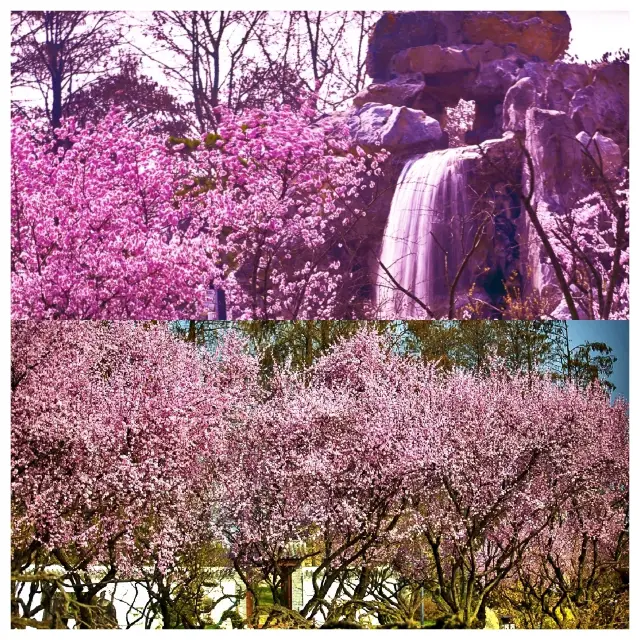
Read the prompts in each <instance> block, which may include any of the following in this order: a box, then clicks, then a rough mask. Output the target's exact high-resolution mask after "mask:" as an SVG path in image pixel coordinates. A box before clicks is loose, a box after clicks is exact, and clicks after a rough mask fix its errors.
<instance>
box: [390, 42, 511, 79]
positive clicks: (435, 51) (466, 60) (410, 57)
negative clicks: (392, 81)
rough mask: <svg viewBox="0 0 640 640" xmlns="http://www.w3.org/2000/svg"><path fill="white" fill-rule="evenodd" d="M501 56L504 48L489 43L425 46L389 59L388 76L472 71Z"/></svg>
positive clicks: (401, 52)
mask: <svg viewBox="0 0 640 640" xmlns="http://www.w3.org/2000/svg"><path fill="white" fill-rule="evenodd" d="M503 57H504V49H503V48H502V47H498V46H496V45H495V44H493V42H490V41H487V42H484V43H483V44H471V45H468V44H467V45H465V44H461V45H455V46H451V47H441V46H440V45H437V44H427V45H424V46H422V47H411V48H409V49H404V50H403V51H400V52H399V53H397V54H396V55H394V56H393V58H392V59H391V62H390V69H391V73H392V75H397V74H403V73H404V74H406V73H424V74H426V75H432V74H437V73H453V72H457V71H473V70H475V69H477V68H478V66H479V65H480V64H481V63H483V62H489V61H491V60H497V59H499V58H503Z"/></svg>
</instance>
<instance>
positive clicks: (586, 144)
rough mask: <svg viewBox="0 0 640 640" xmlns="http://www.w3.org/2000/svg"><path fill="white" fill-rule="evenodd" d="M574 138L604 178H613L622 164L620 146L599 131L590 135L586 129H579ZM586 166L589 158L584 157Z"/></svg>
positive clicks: (589, 163) (588, 164)
mask: <svg viewBox="0 0 640 640" xmlns="http://www.w3.org/2000/svg"><path fill="white" fill-rule="evenodd" d="M576 140H577V141H578V142H579V143H580V144H581V145H582V147H583V148H584V149H585V151H587V152H588V153H589V154H590V155H591V157H592V158H593V160H594V161H595V162H596V163H597V165H598V166H599V167H600V168H601V169H602V172H603V173H604V175H605V177H606V178H609V179H611V178H613V177H614V176H615V175H616V174H617V173H618V169H620V167H621V166H622V152H621V151H620V147H619V146H618V145H617V144H616V143H615V142H614V141H613V140H612V139H611V138H607V137H606V136H603V135H602V134H601V133H600V132H596V134H595V135H593V136H590V135H589V134H588V133H587V132H586V131H581V132H580V133H579V134H578V135H577V136H576ZM585 160H586V165H587V168H588V167H589V166H590V165H591V162H590V160H589V158H585Z"/></svg>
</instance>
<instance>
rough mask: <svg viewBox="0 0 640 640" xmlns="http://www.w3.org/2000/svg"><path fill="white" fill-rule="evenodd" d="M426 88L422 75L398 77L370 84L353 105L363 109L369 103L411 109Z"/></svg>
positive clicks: (354, 100)
mask: <svg viewBox="0 0 640 640" xmlns="http://www.w3.org/2000/svg"><path fill="white" fill-rule="evenodd" d="M424 87H425V84H424V80H423V79H422V74H411V75H402V76H398V77H397V78H394V79H393V80H389V82H383V83H373V84H370V85H369V86H368V87H367V88H366V89H363V90H362V91H360V93H358V95H357V96H356V97H355V98H354V99H353V105H354V106H355V107H362V106H363V105H365V104H367V102H377V103H379V104H390V105H394V106H396V107H402V106H408V107H410V106H412V104H413V102H414V101H415V99H416V98H417V97H418V96H419V95H420V93H422V91H423V90H424Z"/></svg>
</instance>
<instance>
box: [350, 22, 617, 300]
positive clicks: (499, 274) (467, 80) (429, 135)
mask: <svg viewBox="0 0 640 640" xmlns="http://www.w3.org/2000/svg"><path fill="white" fill-rule="evenodd" d="M570 32H571V23H570V20H569V17H568V15H567V14H566V12H561V11H558V12H544V11H517V12H426V11H423V12H415V11H412V12H390V13H386V14H384V15H383V16H382V18H381V19H380V21H379V22H378V23H377V24H376V26H375V28H374V30H373V32H372V34H371V37H370V40H369V47H368V54H367V72H368V74H369V76H370V77H371V78H372V79H373V82H372V83H371V84H370V85H369V86H367V87H366V88H365V89H364V90H363V91H361V92H360V93H359V94H358V95H357V96H356V97H355V99H354V101H353V107H352V108H351V109H350V111H348V112H346V113H343V114H341V115H340V117H344V118H347V120H348V124H349V127H350V129H351V132H352V135H353V137H354V139H355V141H356V143H357V144H358V145H360V146H362V147H363V148H364V149H368V150H372V149H377V148H386V149H387V150H388V151H390V152H391V156H392V160H394V161H395V165H394V167H395V168H394V169H392V170H390V171H389V172H388V173H387V174H386V177H385V182H384V184H383V185H381V190H382V191H383V192H384V193H389V192H392V191H393V186H394V181H395V180H396V179H397V175H398V170H397V166H398V164H402V162H404V159H406V157H408V155H410V154H412V153H413V154H415V153H418V152H421V153H425V152H428V151H430V150H433V149H442V148H446V147H447V145H448V139H447V134H446V126H447V119H446V109H447V107H455V106H456V105H457V104H458V102H459V100H460V99H464V100H472V101H474V103H475V117H474V122H473V125H472V127H471V128H470V129H469V131H467V133H466V136H465V140H466V141H467V143H468V144H469V145H470V147H469V148H470V154H469V157H470V158H471V159H472V160H471V161H470V163H468V164H469V167H470V173H471V180H470V184H472V185H473V186H474V187H475V189H476V193H478V194H481V197H482V198H485V199H488V200H489V201H491V203H495V199H496V197H497V195H496V194H501V193H502V194H504V191H505V185H507V187H508V191H509V193H510V194H511V197H515V198H517V196H514V195H513V194H516V193H518V192H519V191H521V190H522V188H525V187H526V188H527V189H528V188H529V187H531V188H532V189H533V192H534V196H533V204H534V206H536V207H541V208H543V209H545V210H547V211H556V210H562V209H566V208H567V207H571V206H573V205H574V204H575V202H576V201H577V199H579V198H580V197H582V196H584V195H585V194H586V193H587V192H588V191H589V189H590V184H589V177H588V175H587V172H585V171H584V170H583V168H584V167H583V163H584V157H585V154H584V151H585V150H588V151H590V152H593V154H594V155H597V156H598V161H599V162H600V163H602V165H603V169H604V170H605V173H606V174H607V175H609V176H614V175H615V174H616V172H617V171H618V170H619V168H620V166H621V165H622V164H626V163H628V149H629V65H628V63H627V62H626V61H624V60H617V61H614V62H601V63H594V64H578V63H575V62H570V61H567V60H566V59H563V56H564V54H565V53H566V51H567V47H568V44H569V36H570ZM486 140H494V141H495V142H492V143H491V145H490V148H491V149H492V153H493V160H492V161H489V159H488V157H487V156H486V154H483V153H478V149H479V147H478V146H477V145H478V144H479V143H481V142H483V141H486ZM471 150H473V153H471ZM501 150H502V151H501ZM501 154H502V160H503V162H502V163H501V162H496V158H500V157H501ZM526 156H528V157H529V158H528V160H527V161H525V158H526ZM392 164H393V163H392ZM501 167H502V168H501ZM532 172H533V175H532ZM514 183H518V184H514ZM514 187H517V188H514ZM492 198H493V200H492ZM389 204H390V197H386V198H383V200H382V201H381V202H380V203H379V204H378V206H377V207H376V208H375V210H374V215H373V219H372V225H371V233H372V237H371V238H370V239H369V240H368V242H367V243H365V244H366V246H367V250H368V251H369V254H370V255H372V252H373V254H375V252H376V248H377V247H379V245H380V242H381V238H382V230H383V228H384V221H385V219H386V216H387V215H388V207H389ZM510 209H511V210H512V211H514V210H519V207H518V205H517V203H516V204H515V205H514V206H512V207H510ZM515 218H519V219H518V220H516V219H515ZM505 229H506V231H505ZM487 232H488V233H489V232H490V233H493V237H492V238H490V239H489V241H488V242H487V243H485V244H486V245H487V247H488V248H487V249H486V250H485V254H484V256H483V259H484V260H485V261H486V269H485V272H486V273H485V275H484V277H485V279H486V280H488V281H492V279H493V280H495V279H496V278H497V279H500V278H503V279H504V278H506V277H507V275H508V273H512V274H515V276H516V278H517V280H518V284H519V286H521V287H522V288H523V290H527V291H532V290H534V289H535V290H537V291H538V292H540V291H543V290H544V291H545V295H547V296H549V297H550V298H551V299H552V300H555V301H557V302H558V303H559V302H560V297H559V292H558V290H557V287H556V286H555V283H554V278H553V274H552V272H551V270H550V267H549V265H548V260H547V259H546V257H545V255H544V252H543V251H542V249H541V247H540V246H539V244H538V242H537V240H536V238H535V237H534V234H532V232H531V229H530V228H529V225H528V223H527V221H526V215H522V216H519V215H512V214H510V216H509V220H507V221H502V222H501V220H500V217H499V216H498V218H497V219H495V220H494V224H492V225H490V231H487ZM505 234H506V235H505ZM505 256H506V257H505ZM372 262H375V258H374V259H373V260H372V258H371V257H370V258H369V265H368V269H369V270H371V272H372V273H373V267H372V264H371V263H372ZM372 277H373V276H372V275H371V276H370V278H372ZM489 288H490V287H489ZM497 290H500V287H498V288H497ZM487 291H488V292H486V297H487V299H489V298H490V299H491V300H492V301H493V302H496V298H495V295H494V294H493V293H491V292H489V290H487ZM496 295H497V294H496ZM492 296H493V297H492Z"/></svg>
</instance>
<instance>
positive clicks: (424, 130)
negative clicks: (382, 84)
mask: <svg viewBox="0 0 640 640" xmlns="http://www.w3.org/2000/svg"><path fill="white" fill-rule="evenodd" d="M347 124H348V125H349V129H350V131H351V135H352V136H353V139H354V141H355V143H356V144H358V145H360V146H361V147H362V148H363V149H365V150H367V151H369V150H374V149H375V150H377V149H382V148H384V149H386V150H387V151H390V152H392V153H406V152H408V151H414V152H415V153H419V152H422V153H424V152H426V151H432V150H433V149H435V148H436V147H437V146H438V145H440V144H441V142H442V141H443V134H442V129H441V128H440V124H439V123H438V121H437V120H434V119H433V118H430V117H429V116H428V115H427V114H426V113H425V112H424V111H419V110H418V109H410V108H409V107H395V106H392V105H389V104H378V103H375V102H368V103H367V104H365V105H363V106H362V107H361V108H360V109H358V110H357V111H355V112H354V113H353V115H351V117H349V119H348V120H347Z"/></svg>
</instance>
